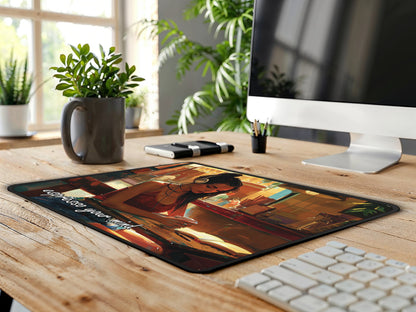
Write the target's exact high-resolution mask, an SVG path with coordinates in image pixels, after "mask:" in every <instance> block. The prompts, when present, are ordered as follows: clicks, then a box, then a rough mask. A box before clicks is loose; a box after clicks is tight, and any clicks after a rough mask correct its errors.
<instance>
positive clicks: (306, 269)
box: [280, 259, 342, 284]
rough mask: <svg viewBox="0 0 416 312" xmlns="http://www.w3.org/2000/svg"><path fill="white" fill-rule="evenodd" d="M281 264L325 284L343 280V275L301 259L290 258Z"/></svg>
mask: <svg viewBox="0 0 416 312" xmlns="http://www.w3.org/2000/svg"><path fill="white" fill-rule="evenodd" d="M280 266H281V267H284V268H286V269H289V270H291V271H294V272H297V273H300V274H302V275H305V276H307V277H309V278H311V279H314V280H317V281H319V282H321V283H325V284H334V283H336V282H338V281H340V280H342V276H339V275H337V274H334V273H331V272H328V271H325V270H323V269H321V268H318V267H316V266H314V265H312V264H309V263H306V262H303V261H301V260H299V259H289V260H287V261H284V262H282V263H281V264H280Z"/></svg>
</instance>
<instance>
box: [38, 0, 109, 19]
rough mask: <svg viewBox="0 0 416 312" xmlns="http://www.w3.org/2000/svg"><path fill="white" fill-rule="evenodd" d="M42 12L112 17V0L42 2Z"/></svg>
mask: <svg viewBox="0 0 416 312" xmlns="http://www.w3.org/2000/svg"><path fill="white" fill-rule="evenodd" d="M41 3H42V10H45V11H52V12H59V13H66V14H76V15H86V16H99V17H111V16H112V11H113V10H112V0H58V1H57V0H42V2H41Z"/></svg>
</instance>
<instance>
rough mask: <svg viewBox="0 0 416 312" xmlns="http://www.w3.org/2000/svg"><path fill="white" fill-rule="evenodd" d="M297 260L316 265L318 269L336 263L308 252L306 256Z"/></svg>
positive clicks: (301, 256)
mask: <svg viewBox="0 0 416 312" xmlns="http://www.w3.org/2000/svg"><path fill="white" fill-rule="evenodd" d="M298 259H300V260H303V261H305V262H308V263H310V264H313V265H316V266H318V267H320V268H327V267H329V266H330V265H333V264H335V263H337V262H336V261H335V260H334V259H332V258H329V257H325V256H323V255H320V254H318V253H316V252H308V253H306V254H303V255H300V256H299V257H298Z"/></svg>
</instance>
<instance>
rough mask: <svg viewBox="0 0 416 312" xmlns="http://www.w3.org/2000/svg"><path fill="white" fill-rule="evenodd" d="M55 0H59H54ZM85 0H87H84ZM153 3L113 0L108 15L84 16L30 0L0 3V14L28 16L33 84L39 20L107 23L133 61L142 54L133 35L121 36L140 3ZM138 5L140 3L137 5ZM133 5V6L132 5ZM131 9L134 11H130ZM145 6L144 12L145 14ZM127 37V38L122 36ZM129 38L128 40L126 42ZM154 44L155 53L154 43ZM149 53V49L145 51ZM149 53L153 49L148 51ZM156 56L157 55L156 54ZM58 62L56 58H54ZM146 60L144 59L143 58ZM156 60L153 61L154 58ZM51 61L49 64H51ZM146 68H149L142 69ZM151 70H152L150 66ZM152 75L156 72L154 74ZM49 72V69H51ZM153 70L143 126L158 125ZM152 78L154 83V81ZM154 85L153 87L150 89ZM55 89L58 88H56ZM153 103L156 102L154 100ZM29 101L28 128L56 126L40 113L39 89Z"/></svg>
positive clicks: (39, 42) (37, 59)
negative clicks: (22, 4)
mask: <svg viewBox="0 0 416 312" xmlns="http://www.w3.org/2000/svg"><path fill="white" fill-rule="evenodd" d="M58 1H59V0H58ZM86 1H88V0H86ZM151 3H153V5H155V4H157V0H152V1H149V0H140V1H138V0H113V4H112V5H113V8H112V13H113V14H112V16H111V17H93V16H84V15H74V14H65V13H57V12H51V11H43V10H41V0H32V5H33V7H32V8H29V9H27V8H13V7H0V17H10V18H18V19H20V18H21V19H29V20H31V21H32V23H33V26H32V46H31V47H28V49H29V50H30V52H29V55H33V56H32V59H33V61H32V64H33V72H34V73H36V74H35V75H34V79H35V81H34V86H35V87H37V86H39V85H41V84H42V81H43V78H42V77H43V76H44V75H43V74H44V73H43V70H42V38H41V35H42V29H41V27H42V26H41V25H42V22H43V21H53V22H70V23H77V24H86V25H92V26H102V27H111V28H112V30H113V31H112V34H113V38H112V44H113V45H115V46H116V48H117V50H118V51H119V52H121V53H123V54H124V56H125V60H126V61H127V62H128V63H129V64H130V65H132V64H135V61H136V60H138V59H140V58H142V56H140V55H137V47H135V46H137V45H138V44H139V43H138V42H137V38H135V36H134V34H130V35H129V36H125V33H127V32H128V27H129V25H131V23H134V22H137V21H138V20H139V18H142V17H141V16H140V12H141V11H142V10H141V8H142V7H146V8H147V9H148V8H149V6H150V5H152V4H151ZM140 6H142V7H140ZM132 8H134V9H132ZM155 8H156V9H155V10H150V11H151V12H150V14H151V16H148V17H147V18H157V6H155ZM132 11H134V12H135V13H134V14H132ZM148 11H149V10H147V14H149V12H148ZM126 37H127V39H126ZM132 40H136V44H131V42H130V41H132ZM129 42H130V43H129ZM153 45H154V48H155V49H156V50H155V51H156V53H157V44H156V45H155V44H154V43H153ZM147 53H149V49H148V51H147ZM152 53H153V52H152ZM156 57H157V56H156ZM57 62H59V60H57ZM147 62H148V60H147ZM156 63H157V61H156ZM52 65H53V64H52ZM137 67H138V69H137V70H136V74H138V75H139V76H141V75H142V73H141V70H140V67H139V66H137ZM146 70H147V71H149V68H147V69H146ZM152 71H153V70H152ZM155 75H156V76H155ZM51 76H52V73H51ZM157 79H158V77H157V73H156V74H152V77H151V78H150V80H151V82H150V83H149V85H150V86H153V87H151V88H150V90H149V97H150V99H149V101H150V102H152V103H151V105H150V107H151V109H150V110H151V114H152V118H153V120H152V121H151V122H150V124H148V125H147V126H145V128H157V127H158V108H157V106H158V105H157V103H156V102H157V100H158V99H157V94H158V90H157ZM155 82H156V83H155ZM154 88H156V89H154ZM57 92H58V91H57ZM155 103H156V104H155ZM31 105H34V107H32V112H34V116H33V118H32V120H33V123H31V124H30V126H29V128H30V130H36V131H40V130H51V129H58V128H59V123H46V122H45V120H44V117H43V92H36V93H35V94H34V96H33V98H32V103H31ZM33 108H34V109H33Z"/></svg>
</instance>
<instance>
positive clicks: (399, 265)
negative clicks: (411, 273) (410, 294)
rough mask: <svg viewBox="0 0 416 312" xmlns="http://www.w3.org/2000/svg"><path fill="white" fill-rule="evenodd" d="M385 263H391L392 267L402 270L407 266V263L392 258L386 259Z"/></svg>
mask: <svg viewBox="0 0 416 312" xmlns="http://www.w3.org/2000/svg"><path fill="white" fill-rule="evenodd" d="M386 264H387V265H391V266H393V267H396V268H399V269H402V270H406V268H407V267H408V266H409V265H408V264H407V263H404V262H401V261H397V260H393V259H389V260H387V261H386Z"/></svg>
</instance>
